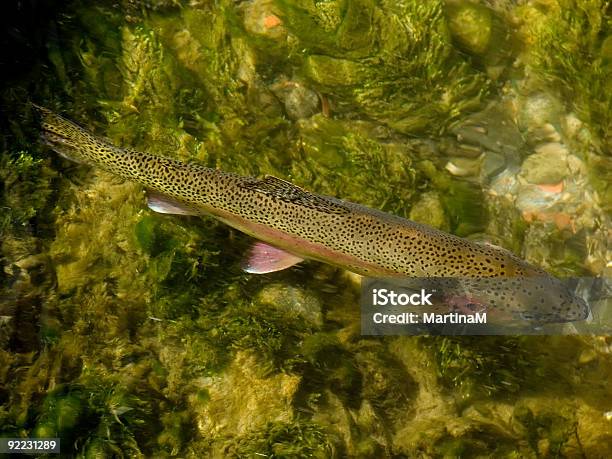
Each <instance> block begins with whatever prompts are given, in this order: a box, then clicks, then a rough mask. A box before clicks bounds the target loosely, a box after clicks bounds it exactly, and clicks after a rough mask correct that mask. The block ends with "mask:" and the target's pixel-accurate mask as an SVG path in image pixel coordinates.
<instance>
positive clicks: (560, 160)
mask: <svg viewBox="0 0 612 459" xmlns="http://www.w3.org/2000/svg"><path fill="white" fill-rule="evenodd" d="M568 173H569V168H568V164H567V150H566V149H565V147H564V146H563V145H562V144H559V143H549V144H546V145H544V146H542V147H540V148H538V151H537V152H536V153H535V154H533V155H530V156H528V157H527V159H525V161H524V162H523V165H522V167H521V175H522V176H523V177H525V179H526V180H527V181H528V182H530V183H535V184H556V183H559V182H560V181H561V180H563V179H564V178H565V177H567V175H568Z"/></svg>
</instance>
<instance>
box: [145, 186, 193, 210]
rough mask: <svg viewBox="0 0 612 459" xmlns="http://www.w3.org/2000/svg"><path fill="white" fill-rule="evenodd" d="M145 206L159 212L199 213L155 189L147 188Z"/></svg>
mask: <svg viewBox="0 0 612 459" xmlns="http://www.w3.org/2000/svg"><path fill="white" fill-rule="evenodd" d="M147 206H149V209H151V210H153V211H155V212H159V213H160V214H176V215H199V214H198V212H197V211H196V210H194V209H192V208H191V207H189V206H188V205H186V204H184V203H182V202H179V201H176V200H174V199H172V198H169V197H168V196H165V195H163V194H161V193H158V192H157V191H150V190H149V191H148V192H147Z"/></svg>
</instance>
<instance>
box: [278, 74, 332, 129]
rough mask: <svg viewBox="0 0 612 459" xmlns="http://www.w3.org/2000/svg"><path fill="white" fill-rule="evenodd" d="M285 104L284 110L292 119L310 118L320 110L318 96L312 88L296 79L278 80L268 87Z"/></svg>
mask: <svg viewBox="0 0 612 459" xmlns="http://www.w3.org/2000/svg"><path fill="white" fill-rule="evenodd" d="M270 89H271V90H272V91H273V92H274V94H275V95H276V97H278V98H279V99H280V100H281V101H282V102H283V104H284V105H285V112H286V113H287V116H289V118H291V119H292V120H299V119H304V118H310V117H311V116H312V115H314V114H315V113H318V112H319V111H320V106H321V104H320V100H319V96H318V95H317V93H316V92H314V91H313V90H311V89H309V88H307V87H306V86H304V85H303V84H302V83H299V82H296V81H286V80H285V81H280V82H278V83H276V84H274V85H272V86H271V88H270Z"/></svg>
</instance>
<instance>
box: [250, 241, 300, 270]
mask: <svg viewBox="0 0 612 459" xmlns="http://www.w3.org/2000/svg"><path fill="white" fill-rule="evenodd" d="M302 260H303V258H300V257H298V256H296V255H293V254H291V253H289V252H285V251H284V250H282V249H278V248H276V247H273V246H271V245H268V244H266V243H264V242H256V243H255V244H253V246H252V247H251V249H250V252H249V256H248V257H247V259H246V260H245V261H244V263H243V265H242V269H243V270H244V271H246V272H247V273H251V274H266V273H273V272H276V271H282V270H283V269H286V268H289V267H291V266H293V265H295V264H297V263H299V262H300V261H302Z"/></svg>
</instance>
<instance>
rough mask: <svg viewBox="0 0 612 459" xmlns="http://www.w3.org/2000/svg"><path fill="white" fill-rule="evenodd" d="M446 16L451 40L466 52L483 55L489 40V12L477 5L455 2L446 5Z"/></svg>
mask: <svg viewBox="0 0 612 459" xmlns="http://www.w3.org/2000/svg"><path fill="white" fill-rule="evenodd" d="M447 14H448V17H449V28H450V31H451V34H452V36H453V38H454V39H455V40H457V42H458V43H459V44H460V45H461V46H462V47H463V48H465V49H466V50H467V51H469V52H471V53H473V54H484V53H485V52H486V51H487V48H488V47H489V42H490V40H491V30H492V16H493V15H492V13H491V10H490V9H489V8H487V7H486V6H484V5H479V4H478V3H472V2H467V1H457V2H452V3H449V4H448V6H447Z"/></svg>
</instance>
